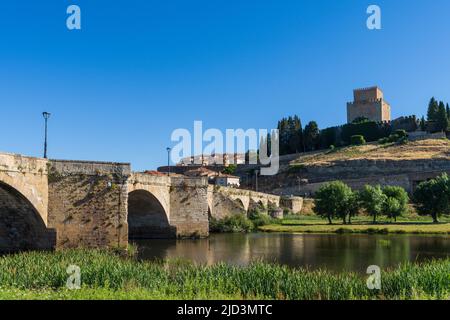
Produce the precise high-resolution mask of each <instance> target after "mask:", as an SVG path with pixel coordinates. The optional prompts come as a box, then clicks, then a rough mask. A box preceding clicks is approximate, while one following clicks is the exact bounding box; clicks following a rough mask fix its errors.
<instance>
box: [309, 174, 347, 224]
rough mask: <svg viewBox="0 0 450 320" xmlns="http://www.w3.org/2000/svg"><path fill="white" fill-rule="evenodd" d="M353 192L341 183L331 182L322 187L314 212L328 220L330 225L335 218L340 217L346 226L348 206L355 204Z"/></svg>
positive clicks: (316, 199)
mask: <svg viewBox="0 0 450 320" xmlns="http://www.w3.org/2000/svg"><path fill="white" fill-rule="evenodd" d="M352 196H353V191H352V189H350V187H349V186H347V185H346V184H345V183H343V182H341V181H334V182H329V183H326V184H324V185H322V186H321V187H320V189H319V190H318V191H317V192H316V196H315V201H314V203H315V207H314V212H316V213H317V214H318V215H319V216H321V217H323V218H326V219H328V222H329V224H332V223H333V220H332V219H333V218H335V217H339V218H341V219H342V221H343V222H344V224H345V223H346V215H347V214H348V212H349V211H348V210H349V209H348V205H349V204H353V203H351V201H352V200H353V198H352Z"/></svg>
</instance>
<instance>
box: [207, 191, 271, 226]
mask: <svg viewBox="0 0 450 320" xmlns="http://www.w3.org/2000/svg"><path fill="white" fill-rule="evenodd" d="M279 207H280V197H279V196H275V195H270V194H267V193H260V192H254V191H250V190H242V189H235V188H226V187H219V186H209V187H208V213H209V215H210V216H211V217H214V218H216V219H223V218H225V217H227V216H230V215H233V214H248V213H249V212H251V211H253V210H257V211H259V212H267V211H268V210H269V209H270V208H273V209H276V208H279Z"/></svg>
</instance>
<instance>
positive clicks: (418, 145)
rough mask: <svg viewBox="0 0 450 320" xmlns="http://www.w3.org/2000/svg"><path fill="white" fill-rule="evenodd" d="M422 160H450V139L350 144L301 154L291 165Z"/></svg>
mask: <svg viewBox="0 0 450 320" xmlns="http://www.w3.org/2000/svg"><path fill="white" fill-rule="evenodd" d="M358 159H370V160H381V159H385V160H420V159H448V160H450V140H447V139H430V140H422V141H413V142H408V143H407V144H402V145H398V144H387V145H380V144H378V143H373V144H367V145H364V146H350V147H344V148H336V149H334V150H325V151H322V152H314V153H306V154H302V155H299V156H298V157H297V158H296V159H295V160H292V161H290V165H291V166H292V165H293V166H296V165H323V164H331V163H333V162H335V161H343V160H358Z"/></svg>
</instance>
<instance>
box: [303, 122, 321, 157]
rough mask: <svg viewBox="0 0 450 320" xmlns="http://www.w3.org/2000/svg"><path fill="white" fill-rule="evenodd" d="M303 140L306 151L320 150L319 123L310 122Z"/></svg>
mask: <svg viewBox="0 0 450 320" xmlns="http://www.w3.org/2000/svg"><path fill="white" fill-rule="evenodd" d="M303 138H304V139H305V146H306V150H309V151H312V150H316V149H317V148H318V145H319V142H320V139H319V138H320V131H319V126H318V125H317V122H315V121H310V122H309V123H308V124H307V125H306V126H305V131H304V135H303Z"/></svg>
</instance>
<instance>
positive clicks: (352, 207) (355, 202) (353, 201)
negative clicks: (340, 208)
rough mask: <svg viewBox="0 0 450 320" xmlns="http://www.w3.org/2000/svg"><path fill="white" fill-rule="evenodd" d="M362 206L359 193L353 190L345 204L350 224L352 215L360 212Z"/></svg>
mask: <svg viewBox="0 0 450 320" xmlns="http://www.w3.org/2000/svg"><path fill="white" fill-rule="evenodd" d="M360 208H361V203H360V200H359V193H358V192H352V194H351V195H350V197H349V198H348V200H347V204H346V206H345V210H346V212H345V214H346V215H347V216H348V224H352V217H354V216H356V215H357V214H358V213H359V209H360Z"/></svg>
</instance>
